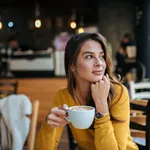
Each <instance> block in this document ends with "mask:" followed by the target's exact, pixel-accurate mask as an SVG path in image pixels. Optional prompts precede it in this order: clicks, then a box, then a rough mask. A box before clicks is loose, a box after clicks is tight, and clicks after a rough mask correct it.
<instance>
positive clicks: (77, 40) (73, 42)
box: [65, 33, 122, 122]
mask: <svg viewBox="0 0 150 150" xmlns="http://www.w3.org/2000/svg"><path fill="white" fill-rule="evenodd" d="M87 40H94V41H97V42H98V43H99V44H100V45H101V46H102V49H103V51H104V59H105V62H106V70H105V74H108V76H109V78H110V81H111V85H112V83H117V84H120V82H119V81H118V80H117V78H116V77H115V76H114V75H113V63H112V60H111V58H110V56H109V54H108V50H107V49H108V48H107V40H106V39H105V38H104V37H103V36H102V35H101V34H99V33H81V34H78V35H75V36H74V37H72V38H71V39H70V40H69V41H68V43H67V45H66V49H65V71H66V76H67V80H68V91H69V93H70V94H71V96H72V97H73V99H75V97H74V89H75V88H76V82H75V77H74V74H73V72H72V70H71V66H72V65H76V61H77V57H78V54H79V52H80V49H81V46H82V44H83V43H84V42H85V41H87ZM113 96H114V88H113V86H111V88H110V92H109V95H108V100H107V101H108V105H110V103H111V100H112V98H113ZM86 102H87V105H91V106H95V104H94V101H93V98H92V95H91V93H89V95H88V96H87V97H86ZM111 119H112V120H114V121H117V122H118V121H119V122H122V121H120V120H117V119H115V118H113V116H111Z"/></svg>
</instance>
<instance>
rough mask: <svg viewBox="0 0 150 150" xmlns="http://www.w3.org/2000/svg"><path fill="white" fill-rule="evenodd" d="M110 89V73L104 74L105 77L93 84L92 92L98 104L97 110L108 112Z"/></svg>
mask: <svg viewBox="0 0 150 150" xmlns="http://www.w3.org/2000/svg"><path fill="white" fill-rule="evenodd" d="M109 90H110V79H109V77H108V75H106V76H103V79H102V80H100V81H98V82H96V83H92V84H91V93H92V97H93V100H94V103H95V106H96V111H97V112H102V113H104V114H108V113H109V110H108V103H107V97H108V94H109Z"/></svg>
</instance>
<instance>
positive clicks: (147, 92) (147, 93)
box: [129, 81, 150, 100]
mask: <svg viewBox="0 0 150 150" xmlns="http://www.w3.org/2000/svg"><path fill="white" fill-rule="evenodd" d="M129 94H130V98H131V99H132V100H134V99H150V81H149V82H144V81H143V82H137V83H136V82H134V81H130V82H129Z"/></svg>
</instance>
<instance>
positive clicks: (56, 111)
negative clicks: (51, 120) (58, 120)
mask: <svg viewBox="0 0 150 150" xmlns="http://www.w3.org/2000/svg"><path fill="white" fill-rule="evenodd" d="M51 113H52V114H55V115H56V116H63V117H65V116H66V114H67V112H66V111H65V110H63V109H62V108H58V107H55V108H52V109H51Z"/></svg>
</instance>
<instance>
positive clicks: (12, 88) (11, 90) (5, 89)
mask: <svg viewBox="0 0 150 150" xmlns="http://www.w3.org/2000/svg"><path fill="white" fill-rule="evenodd" d="M17 88H18V82H17V81H0V97H1V95H10V94H17Z"/></svg>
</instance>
